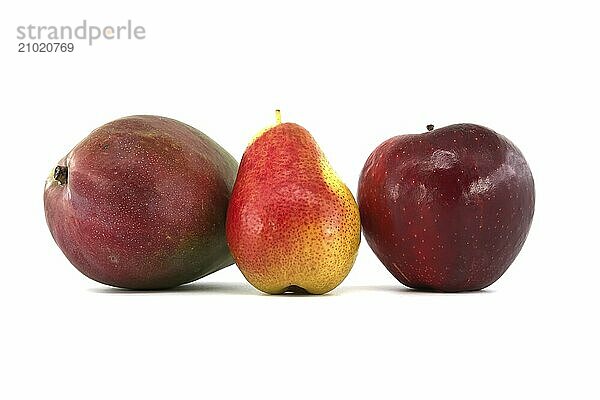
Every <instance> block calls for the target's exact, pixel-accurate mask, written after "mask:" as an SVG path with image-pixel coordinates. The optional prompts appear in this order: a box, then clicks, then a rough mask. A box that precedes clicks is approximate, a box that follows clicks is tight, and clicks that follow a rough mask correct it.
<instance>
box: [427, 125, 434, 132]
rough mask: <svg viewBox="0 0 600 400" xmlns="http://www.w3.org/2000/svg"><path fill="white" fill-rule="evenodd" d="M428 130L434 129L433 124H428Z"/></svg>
mask: <svg viewBox="0 0 600 400" xmlns="http://www.w3.org/2000/svg"><path fill="white" fill-rule="evenodd" d="M427 130H428V131H429V132H431V131H432V130H433V124H429V125H427Z"/></svg>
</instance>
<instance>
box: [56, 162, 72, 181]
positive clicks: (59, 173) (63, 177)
mask: <svg viewBox="0 0 600 400" xmlns="http://www.w3.org/2000/svg"><path fill="white" fill-rule="evenodd" d="M68 177H69V169H68V168H67V167H65V166H62V165H57V166H56V168H54V180H56V181H58V183H59V184H61V185H64V184H66V183H67V181H68Z"/></svg>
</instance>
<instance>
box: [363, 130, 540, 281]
mask: <svg viewBox="0 0 600 400" xmlns="http://www.w3.org/2000/svg"><path fill="white" fill-rule="evenodd" d="M358 204H359V209H360V217H361V221H362V224H363V229H364V230H363V232H364V236H365V239H366V240H367V243H368V244H369V246H370V247H371V248H372V249H373V251H374V252H375V254H376V255H377V257H378V258H379V259H380V260H381V262H382V263H383V264H384V265H385V266H386V268H387V269H388V270H389V271H390V272H391V273H392V275H394V277H396V279H398V280H399V281H400V282H402V283H403V284H404V285H406V286H409V287H412V288H415V289H421V290H432V291H442V292H458V291H469V290H479V289H483V288H485V287H487V286H489V285H491V284H492V283H494V282H495V281H496V280H497V279H498V278H500V276H502V274H503V273H504V272H505V271H506V270H507V269H508V267H509V266H510V264H511V263H512V262H513V260H514V259H515V257H516V256H517V254H518V253H519V251H520V250H521V247H522V246H523V243H524V242H525V239H526V238H527V234H528V232H529V228H530V226H531V221H532V218H533V212H534V206H535V190H534V183H533V177H532V175H531V171H530V169H529V166H528V164H527V162H526V161H525V158H524V157H523V155H522V154H521V152H520V151H519V149H517V147H516V146H515V145H514V144H512V143H511V142H510V141H509V140H508V139H506V138H505V137H504V136H502V135H499V134H497V133H496V132H494V131H492V130H490V129H488V128H485V127H483V126H479V125H474V124H456V125H450V126H447V127H444V128H440V129H435V130H432V131H431V132H426V133H422V134H417V135H401V136H396V137H393V138H391V139H389V140H387V141H385V142H383V143H382V144H381V145H380V146H379V147H377V148H376V149H375V150H374V151H373V153H372V154H371V155H370V156H369V158H368V159H367V161H366V163H365V166H364V168H363V170H362V173H361V176H360V180H359V187H358Z"/></svg>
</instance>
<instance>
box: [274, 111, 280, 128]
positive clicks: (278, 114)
mask: <svg viewBox="0 0 600 400" xmlns="http://www.w3.org/2000/svg"><path fill="white" fill-rule="evenodd" d="M275 122H276V123H277V125H279V124H280V123H281V110H279V109H277V110H275Z"/></svg>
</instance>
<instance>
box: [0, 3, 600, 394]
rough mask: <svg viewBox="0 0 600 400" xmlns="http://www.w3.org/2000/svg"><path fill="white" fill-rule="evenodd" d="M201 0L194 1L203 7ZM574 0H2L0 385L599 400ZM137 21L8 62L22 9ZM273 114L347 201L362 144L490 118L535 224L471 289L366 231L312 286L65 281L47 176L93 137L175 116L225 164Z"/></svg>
mask: <svg viewBox="0 0 600 400" xmlns="http://www.w3.org/2000/svg"><path fill="white" fill-rule="evenodd" d="M205 3H208V2H205ZM593 5H594V2H593V1H589V2H584V1H565V2H553V1H543V2H542V1H539V2H533V1H531V2H526V1H518V2H511V1H501V2H497V3H496V4H493V3H486V2H483V1H454V2H431V1H410V2H405V3H401V2H379V1H369V2H364V3H358V2H350V1H347V2H340V3H333V2H312V1H298V2H294V3H286V2H281V1H280V2H263V1H248V2H242V1H239V2H226V1H221V2H216V1H215V2H211V4H201V3H199V4H196V5H194V6H191V5H187V3H186V4H184V3H183V2H178V1H174V0H170V1H161V2H150V1H137V2H131V3H125V2H123V1H108V0H104V1H102V2H97V3H95V4H89V3H87V2H86V3H84V2H81V1H72V2H66V1H51V2H46V1H38V2H32V1H15V2H3V3H2V6H1V7H2V11H1V13H0V19H1V21H0V26H1V36H0V40H1V44H2V46H1V54H0V71H1V73H0V80H1V82H0V83H1V86H0V96H1V97H0V99H1V102H2V103H1V108H0V110H1V111H0V115H2V123H1V125H0V132H1V135H2V136H1V146H0V151H1V153H2V154H1V155H2V168H1V171H2V175H3V179H2V186H1V187H2V189H1V190H2V195H1V196H0V210H1V215H2V219H1V221H2V222H1V225H2V230H1V238H0V239H1V240H0V243H1V246H2V258H1V261H0V265H1V271H2V272H1V273H2V275H1V279H2V287H1V289H0V310H1V311H0V312H1V320H0V321H1V323H2V328H1V330H0V338H1V341H0V368H1V369H2V371H1V373H0V398H3V399H20V398H35V399H46V398H61V399H67V398H68V399H71V398H77V399H88V398H91V399H94V398H102V399H107V398H204V399H215V398H292V399H293V398H348V397H355V398H405V399H409V398H410V399H415V398H459V397H460V398H549V397H558V398H578V399H581V398H596V399H597V398H598V396H600V391H599V389H598V369H599V368H598V360H599V357H600V352H599V346H598V339H599V337H600V335H599V334H600V331H599V330H598V328H597V326H596V323H597V320H598V309H597V304H598V297H599V296H598V293H597V286H598V280H599V278H600V273H599V268H598V267H600V265H599V262H598V258H597V250H596V248H597V245H598V244H597V239H598V230H597V229H598V222H599V221H598V212H597V205H596V204H597V202H598V197H597V181H598V175H597V172H598V167H597V157H598V145H599V144H600V140H599V136H600V132H598V126H599V125H598V110H599V97H598V93H599V89H600V84H599V78H598V74H599V71H600V63H599V58H598V54H599V53H598V38H599V37H600V28H599V25H598V12H597V11H596V10H595V9H594V8H593ZM84 18H86V19H87V20H88V23H90V24H95V25H119V24H123V23H126V22H127V20H128V19H132V20H133V23H134V25H138V24H139V25H143V26H144V27H145V28H146V32H147V38H146V39H145V40H142V41H126V40H122V41H114V40H113V41H106V40H104V41H97V42H96V43H95V44H94V45H93V46H91V47H90V46H88V45H87V44H86V43H84V42H79V41H77V42H76V50H75V52H74V53H71V54H18V53H17V40H16V27H17V26H18V25H29V24H34V25H59V26H60V25H71V26H76V25H79V24H81V22H82V20H83V19H84ZM276 107H279V108H281V109H282V112H283V118H284V120H286V121H294V122H298V123H300V124H301V125H304V126H305V127H306V128H307V129H309V130H310V131H311V132H312V134H313V136H314V137H315V138H316V140H317V141H318V143H319V144H320V145H321V147H322V149H323V150H324V152H325V153H326V155H327V156H328V158H329V160H330V162H331V164H332V165H333V166H334V168H335V169H336V170H337V172H338V173H339V175H340V176H341V177H342V178H343V180H344V181H345V182H346V183H347V184H348V186H349V187H350V188H351V189H352V191H353V192H354V193H356V187H357V182H358V175H359V173H360V170H361V168H362V165H363V163H364V161H365V160H366V158H367V156H368V155H369V153H370V152H371V151H372V150H373V149H374V148H375V146H376V145H378V144H379V143H380V142H381V141H383V140H384V139H386V138H388V137H391V136H393V135H396V134H400V133H418V132H423V131H424V130H425V126H426V125H427V124H428V123H434V124H435V125H436V126H438V127H441V126H444V125H448V124H451V123H457V122H474V123H479V124H482V125H486V126H488V127H490V128H492V129H494V130H496V131H498V132H500V133H502V134H504V135H506V136H508V137H509V138H510V139H511V140H512V141H514V142H515V143H516V144H517V146H519V147H520V149H521V150H522V151H523V153H524V154H525V156H526V158H527V159H528V161H529V164H530V166H531V168H532V171H533V175H534V178H535V183H536V192H537V205H536V214H535V218H534V222H533V226H532V229H531V232H530V235H529V238H528V240H527V242H526V244H525V247H524V248H523V250H522V252H521V254H520V255H519V257H518V258H517V260H516V261H515V262H514V264H513V265H512V266H511V268H510V269H509V270H508V272H507V273H506V274H505V275H504V276H503V277H502V278H501V279H500V280H499V281H498V282H497V283H495V284H494V285H492V286H491V287H490V288H489V289H488V290H485V291H482V292H479V293H470V294H424V293H418V292H413V291H409V290H407V289H405V288H404V287H403V286H402V285H401V284H400V283H398V282H397V281H396V280H395V279H394V278H393V277H392V276H391V275H390V274H389V273H388V272H387V271H386V270H385V268H384V267H383V265H382V264H381V263H380V262H379V261H378V260H377V258H376V257H375V256H374V255H373V253H372V252H371V250H370V249H369V247H368V246H367V245H366V243H365V242H364V241H363V243H362V245H361V248H360V252H359V256H358V260H357V262H356V264H355V266H354V269H353V270H352V272H351V273H350V275H349V276H348V278H347V280H346V281H344V283H343V284H342V285H341V286H340V287H339V288H338V289H336V290H335V291H333V292H332V293H331V294H329V295H326V296H321V297H299V296H267V295H261V294H260V293H259V292H257V291H256V290H254V289H253V288H252V287H251V286H249V284H247V283H246V282H245V281H244V279H243V277H242V275H241V274H240V273H239V272H238V270H237V268H236V267H235V266H232V267H229V268H227V269H225V270H222V271H220V272H218V273H215V274H214V275H212V276H210V277H207V278H206V279H203V280H201V281H199V282H197V283H195V284H191V285H186V286H184V287H181V288H180V289H178V290H172V291H167V292H162V293H133V292H124V291H117V290H113V289H110V288H108V287H105V286H102V285H100V284H98V283H95V282H93V281H91V280H88V279H87V278H85V277H83V275H81V274H80V273H79V272H77V271H76V270H75V268H73V267H72V266H71V265H70V264H69V262H68V261H67V260H66V258H65V257H64V256H63V255H62V253H61V252H60V250H59V249H58V247H57V246H56V245H55V244H54V242H53V241H52V238H51V236H50V234H49V232H48V229H47V227H46V224H45V221H44V213H43V206H42V188H43V184H44V180H45V178H46V176H47V175H48V173H49V172H50V170H51V169H52V168H53V167H54V166H55V163H56V161H58V160H59V159H60V158H61V157H62V156H63V155H64V154H66V153H67V152H68V151H69V150H70V148H71V147H73V146H74V145H75V144H76V143H77V142H78V141H79V140H81V139H82V138H83V137H84V136H85V135H87V134H88V133H89V132H90V131H91V130H92V129H94V128H96V127H97V126H100V125H101V124H103V123H105V122H108V121H110V120H113V119H116V118H118V117H122V116H125V115H131V114H140V113H142V114H159V115H164V116H168V117H172V118H176V119H178V120H181V121H184V122H186V123H189V124H191V125H193V126H195V127H197V128H199V129H200V130H202V131H203V132H205V133H207V134H208V135H210V136H211V137H213V138H214V139H215V140H217V141H218V142H219V143H220V144H221V145H223V147H225V148H226V149H228V150H229V151H230V152H231V153H232V154H233V155H234V156H235V157H236V158H238V159H239V158H240V157H241V155H242V152H243V150H244V148H245V146H246V143H247V141H248V140H249V139H250V138H251V137H252V135H253V134H254V133H255V132H256V131H258V130H259V129H261V128H262V127H264V126H265V125H268V124H271V123H272V122H273V110H274V109H275V108H276Z"/></svg>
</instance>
